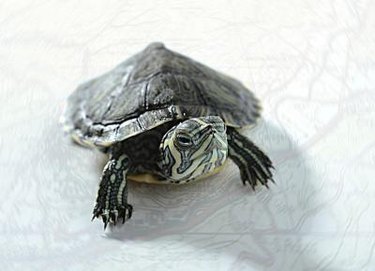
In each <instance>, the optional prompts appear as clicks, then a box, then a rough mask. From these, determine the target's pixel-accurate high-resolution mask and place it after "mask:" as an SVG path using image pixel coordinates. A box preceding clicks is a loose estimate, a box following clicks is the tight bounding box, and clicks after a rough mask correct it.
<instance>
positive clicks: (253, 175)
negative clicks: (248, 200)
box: [228, 128, 274, 190]
mask: <svg viewBox="0 0 375 271" xmlns="http://www.w3.org/2000/svg"><path fill="white" fill-rule="evenodd" d="M228 143H229V156H230V158H231V159H232V160H233V161H234V162H235V163H236V164H237V166H238V167H239V169H240V174H241V179H242V183H243V184H244V185H246V183H249V184H250V186H251V188H252V189H253V190H255V186H256V185H257V184H258V182H259V183H261V184H262V185H264V186H265V187H267V188H268V181H271V182H273V183H274V180H273V174H272V171H271V170H272V169H274V167H273V165H272V161H271V160H270V159H269V158H268V156H267V155H266V154H265V153H264V152H263V151H262V150H260V149H259V148H258V147H257V146H256V145H255V144H254V143H253V142H251V141H250V140H249V139H248V138H246V137H244V136H243V135H241V134H240V133H239V132H237V131H236V130H235V129H231V128H229V129H228Z"/></svg>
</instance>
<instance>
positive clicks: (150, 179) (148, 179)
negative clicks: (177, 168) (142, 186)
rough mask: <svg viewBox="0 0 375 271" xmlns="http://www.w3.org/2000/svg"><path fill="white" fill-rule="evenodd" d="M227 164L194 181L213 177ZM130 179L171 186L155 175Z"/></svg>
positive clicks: (133, 176) (136, 176) (140, 175)
mask: <svg viewBox="0 0 375 271" xmlns="http://www.w3.org/2000/svg"><path fill="white" fill-rule="evenodd" d="M225 164H226V162H225V163H224V164H223V165H221V166H219V167H217V168H216V169H214V171H212V172H209V173H207V174H205V175H202V176H200V177H199V178H197V179H195V180H194V181H197V180H201V179H204V178H207V177H209V176H212V175H214V174H216V173H218V172H219V171H220V170H222V169H223V167H224V166H225ZM128 178H129V180H132V181H135V182H139V183H151V184H171V183H170V182H168V181H160V180H159V179H158V178H157V177H156V176H155V175H153V174H149V173H145V174H136V175H129V176H128ZM173 184H174V183H173ZM181 184H185V182H182V183H181Z"/></svg>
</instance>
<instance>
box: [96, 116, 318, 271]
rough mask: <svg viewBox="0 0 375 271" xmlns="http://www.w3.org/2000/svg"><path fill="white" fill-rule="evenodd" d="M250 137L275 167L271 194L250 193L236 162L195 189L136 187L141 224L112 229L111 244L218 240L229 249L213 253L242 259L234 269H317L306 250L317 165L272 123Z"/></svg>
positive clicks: (199, 244) (201, 244) (136, 217)
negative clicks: (114, 241) (171, 238)
mask: <svg viewBox="0 0 375 271" xmlns="http://www.w3.org/2000/svg"><path fill="white" fill-rule="evenodd" d="M243 132H244V134H246V135H247V136H249V138H252V139H253V140H254V141H255V142H256V143H257V144H258V145H259V146H260V147H262V148H263V149H264V151H265V152H266V153H267V154H269V156H270V157H271V159H272V160H273V161H274V165H275V168H276V170H275V181H276V184H275V185H273V184H271V185H270V189H269V190H267V189H266V188H264V187H258V188H257V189H256V191H255V192H253V191H252V190H251V189H250V187H244V186H243V185H242V183H241V181H240V176H239V172H238V169H237V167H236V166H235V165H234V164H233V163H232V162H229V163H228V164H227V166H226V168H225V169H224V170H223V171H222V172H221V173H219V174H217V175H215V176H212V177H210V178H208V179H205V180H202V181H199V182H197V183H192V184H189V185H181V186H173V185H150V184H139V183H134V182H131V183H130V184H129V185H130V187H129V202H130V203H131V204H133V206H134V213H133V217H132V219H131V220H129V221H128V222H127V223H126V224H125V225H121V226H119V225H118V226H116V227H111V228H110V229H109V230H107V232H106V237H107V238H112V239H117V240H119V241H127V240H138V241H143V242H151V243H152V242H154V239H157V238H160V237H163V236H175V235H178V236H180V237H181V238H179V242H186V243H188V244H191V245H193V246H196V248H197V249H203V248H205V249H207V247H210V245H209V244H212V242H214V241H213V240H216V241H217V243H220V244H221V246H222V247H220V246H219V247H218V246H215V247H214V248H213V249H215V251H217V250H220V251H222V252H225V253H226V254H229V255H231V256H232V257H233V258H234V259H233V262H234V264H233V270H240V269H241V268H246V266H247V267H249V266H254V267H261V268H271V269H273V268H276V270H284V269H283V267H286V266H288V267H294V268H296V269H298V268H302V267H306V266H310V267H311V266H314V262H313V259H311V258H310V257H309V254H310V252H311V251H310V249H311V248H310V247H309V246H308V245H305V244H304V242H305V239H304V234H305V233H307V232H309V228H310V226H309V219H310V218H311V217H313V216H314V215H315V214H316V212H317V210H318V209H319V205H318V203H316V202H314V198H315V195H316V194H317V193H319V191H318V189H319V188H317V187H314V179H316V177H314V175H315V174H314V171H313V169H312V164H311V163H310V162H309V160H310V159H309V158H308V157H307V156H306V154H305V151H304V150H303V149H300V148H299V147H298V146H297V145H296V143H294V142H293V141H292V139H291V137H290V136H289V135H288V133H287V132H286V131H284V130H283V129H282V128H279V127H277V126H275V125H273V124H271V123H265V122H260V123H259V124H258V125H257V127H256V128H255V129H253V130H251V131H250V130H245V131H243ZM104 163H105V161H104V162H101V164H104ZM310 224H311V223H310ZM236 242H237V243H241V245H237V244H236ZM280 261H281V262H280ZM237 264H238V266H236V265H237ZM244 264H245V266H244ZM238 268H239V269H238Z"/></svg>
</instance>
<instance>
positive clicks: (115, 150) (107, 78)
mask: <svg viewBox="0 0 375 271" xmlns="http://www.w3.org/2000/svg"><path fill="white" fill-rule="evenodd" d="M260 109H261V108H260V103H259V100H258V99H257V98H256V97H255V96H254V94H253V93H252V92H251V91H250V90H249V89H247V88H246V87H245V86H244V85H243V84H242V83H241V82H240V81H238V80H236V79H234V78H232V77H230V76H228V75H225V74H223V73H221V72H218V71H216V70H214V69H212V68H209V67H208V66H206V65H204V64H201V63H199V62H197V61H195V60H193V59H191V58H189V57H187V56H185V55H182V54H180V53H177V52H175V51H172V50H170V49H168V48H166V46H165V45H164V44H163V43H160V42H154V43H151V44H149V45H148V46H147V47H146V48H145V49H143V50H142V51H140V52H138V53H137V54H135V55H133V56H131V57H130V58H128V59H127V60H125V61H123V62H122V63H120V64H119V65H117V66H116V67H115V68H113V69H112V70H110V71H109V72H107V73H105V74H103V75H101V76H98V77H96V78H94V79H91V80H88V81H86V82H84V83H81V84H80V85H78V87H77V88H76V90H75V91H74V92H73V93H72V94H71V95H70V96H69V97H68V99H67V103H66V107H65V112H64V114H63V116H62V123H63V125H64V129H65V130H66V131H67V132H68V133H69V134H70V135H71V138H72V139H73V140H74V141H75V142H77V143H79V144H81V145H83V146H88V147H95V148H97V149H99V150H100V151H102V152H104V153H106V154H107V155H108V162H107V163H106V165H105V167H104V169H103V173H102V176H101V180H100V183H99V188H98V193H97V198H96V204H95V207H94V210H93V217H92V219H95V218H101V219H102V221H103V223H104V229H105V228H106V227H107V225H108V224H113V225H116V223H118V222H122V223H125V221H128V220H129V219H130V218H131V216H132V213H133V206H132V205H131V204H129V203H128V201H127V195H128V181H129V180H135V181H141V182H146V183H158V184H184V183H189V182H193V181H195V180H198V179H201V178H203V177H206V176H209V175H212V174H214V173H216V172H218V171H219V170H220V169H221V168H223V166H224V164H225V162H226V161H227V160H228V158H229V159H231V160H232V161H233V162H234V163H235V164H236V165H237V166H238V168H239V171H240V178H241V180H242V183H243V184H244V185H246V184H249V185H250V187H251V188H253V189H254V188H255V186H256V185H257V184H262V185H264V186H266V187H267V188H268V184H269V181H272V182H274V180H273V172H272V171H273V170H274V167H273V164H272V161H271V160H270V158H269V157H268V156H267V155H266V154H265V153H264V152H263V151H262V150H261V149H260V148H259V147H257V146H256V145H255V144H254V143H253V142H252V141H251V140H250V139H248V138H247V137H245V136H244V135H242V134H241V133H240V130H239V129H240V128H242V127H245V126H251V125H254V124H255V123H256V120H257V119H258V117H259V116H260Z"/></svg>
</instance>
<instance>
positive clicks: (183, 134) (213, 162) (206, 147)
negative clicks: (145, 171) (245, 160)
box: [160, 116, 228, 182]
mask: <svg viewBox="0 0 375 271" xmlns="http://www.w3.org/2000/svg"><path fill="white" fill-rule="evenodd" d="M160 149H161V154H162V161H161V164H162V171H163V174H164V177H166V178H168V179H172V180H175V181H178V182H186V181H188V180H190V179H195V178H197V177H200V176H203V175H206V174H208V173H210V172H212V171H214V170H215V169H216V168H217V167H219V166H221V165H222V164H223V163H224V162H225V160H226V158H227V155H228V142H227V134H226V126H225V124H224V122H223V120H222V119H221V118H220V117H216V116H207V117H200V118H191V119H188V120H185V121H183V122H181V123H179V124H178V125H176V126H174V127H173V128H171V129H170V130H169V131H168V132H167V133H166V134H165V135H164V137H163V139H162V141H161V145H160Z"/></svg>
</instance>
